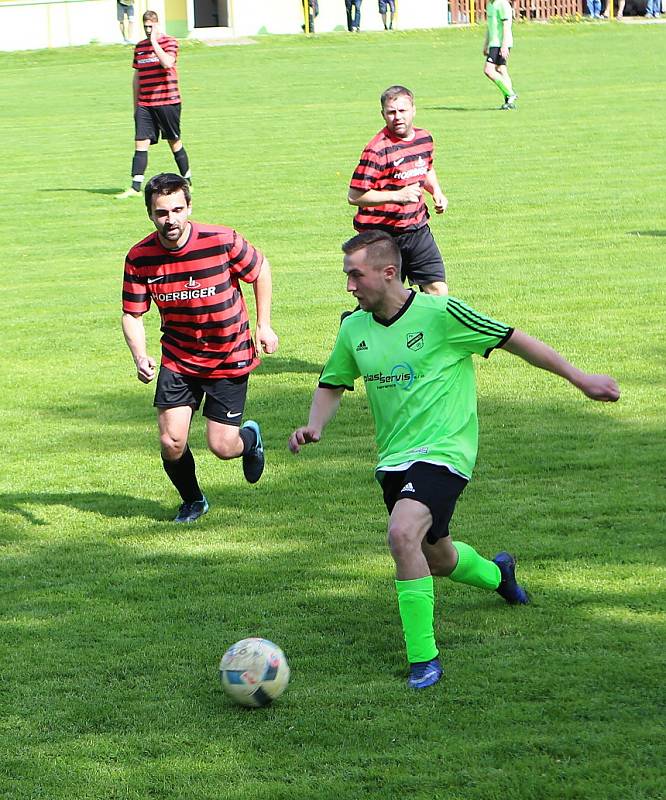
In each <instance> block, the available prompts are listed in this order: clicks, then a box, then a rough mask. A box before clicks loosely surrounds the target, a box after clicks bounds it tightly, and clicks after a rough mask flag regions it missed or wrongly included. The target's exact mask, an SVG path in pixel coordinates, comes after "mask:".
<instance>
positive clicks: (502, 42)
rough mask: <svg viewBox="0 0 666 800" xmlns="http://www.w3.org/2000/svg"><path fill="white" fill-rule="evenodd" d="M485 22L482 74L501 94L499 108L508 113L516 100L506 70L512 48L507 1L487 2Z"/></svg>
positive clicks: (492, 0)
mask: <svg viewBox="0 0 666 800" xmlns="http://www.w3.org/2000/svg"><path fill="white" fill-rule="evenodd" d="M486 20H487V23H488V27H487V29H486V40H485V42H484V43H483V55H484V56H486V63H485V65H484V68H483V74H484V75H486V77H488V78H489V79H490V80H491V81H492V82H493V83H494V84H495V85H496V86H497V88H498V89H499V90H500V92H502V95H503V96H504V103H503V104H502V106H501V108H502V110H504V111H509V110H511V109H514V108H515V107H516V100H517V99H518V95H517V94H516V93H515V91H514V88H513V84H512V83H511V78H510V77H509V70H508V69H507V62H508V60H509V52H510V50H511V48H512V47H513V31H512V29H511V26H512V24H513V10H512V8H511V4H510V3H509V0H488V4H487V6H486Z"/></svg>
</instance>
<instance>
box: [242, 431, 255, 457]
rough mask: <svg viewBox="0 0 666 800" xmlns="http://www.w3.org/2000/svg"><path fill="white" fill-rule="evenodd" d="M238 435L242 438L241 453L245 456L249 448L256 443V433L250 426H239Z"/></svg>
mask: <svg viewBox="0 0 666 800" xmlns="http://www.w3.org/2000/svg"><path fill="white" fill-rule="evenodd" d="M238 435H239V436H240V437H241V439H242V440H243V453H242V455H244V456H246V455H247V454H248V453H249V452H250V450H252V448H253V447H254V446H255V445H256V444H257V434H256V433H255V432H254V431H253V430H252V428H240V429H239V431H238Z"/></svg>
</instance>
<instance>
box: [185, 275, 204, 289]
mask: <svg viewBox="0 0 666 800" xmlns="http://www.w3.org/2000/svg"><path fill="white" fill-rule="evenodd" d="M200 286H201V284H200V283H197V282H196V281H195V280H194V278H193V277H192V276H191V275H190V279H189V281H188V282H187V283H186V284H185V288H186V289H198V288H199V287H200Z"/></svg>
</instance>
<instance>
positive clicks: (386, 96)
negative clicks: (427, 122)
mask: <svg viewBox="0 0 666 800" xmlns="http://www.w3.org/2000/svg"><path fill="white" fill-rule="evenodd" d="M403 95H404V96H405V97H409V99H410V100H411V101H412V105H414V92H412V91H411V89H408V88H407V87H406V86H389V88H388V89H386V91H385V92H383V93H382V97H381V104H382V111H383V110H384V109H385V108H386V104H387V103H388V102H389V100H395V98H396V97H402V96H403Z"/></svg>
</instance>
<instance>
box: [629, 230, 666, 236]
mask: <svg viewBox="0 0 666 800" xmlns="http://www.w3.org/2000/svg"><path fill="white" fill-rule="evenodd" d="M629 235H630V236H666V231H629Z"/></svg>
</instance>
